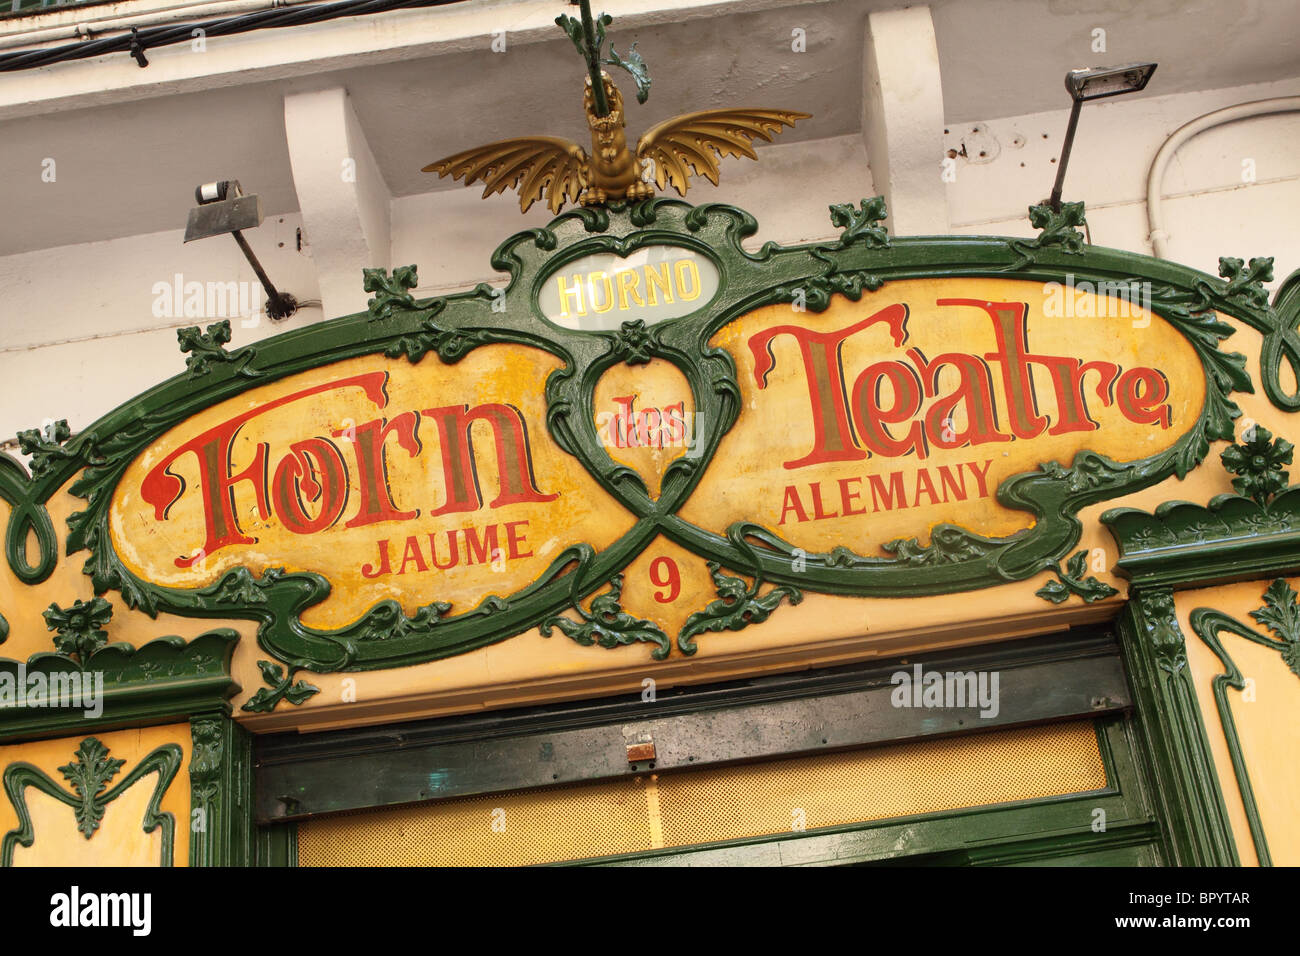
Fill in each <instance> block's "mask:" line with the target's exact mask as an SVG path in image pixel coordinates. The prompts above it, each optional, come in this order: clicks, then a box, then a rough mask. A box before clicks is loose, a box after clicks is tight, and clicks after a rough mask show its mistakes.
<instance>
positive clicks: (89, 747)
mask: <svg viewBox="0 0 1300 956" xmlns="http://www.w3.org/2000/svg"><path fill="white" fill-rule="evenodd" d="M124 763H126V761H125V760H118V759H116V758H114V757H109V755H108V748H107V747H105V746H104V745H103V744H102V743H100V742H99V741H98V740H97V739H95V738H94V737H87V738H86V739H85V740H83V741H82V742H81V745H80V746H79V747H78V748H77V752H76V754H75V755H74V756H73V758H72V763H69V764H64V765H63V766H62V767H60V768H59V772H60V773H62V774H63V776H64V778H65V779H66V780H67V781H68V782H69V783H70V784H72V789H73V791H75V792H76V794H77V796H78V797H80V798H81V804H80V805H79V806H77V807H75V808H74V812H75V813H76V816H77V829H78V830H80V831H81V832H82V833H83V834H85V836H86V839H87V840H89V839H90V838H91V837H92V836H94V834H95V831H96V830H98V829H99V823H100V821H101V820H103V819H104V805H103V803H102V802H100V799H99V798H100V795H101V794H102V793H103V791H104V788H105V787H106V786H108V782H109V781H110V780H112V779H113V778H114V777H115V776H117V772H118V771H119V770H121V769H122V764H124Z"/></svg>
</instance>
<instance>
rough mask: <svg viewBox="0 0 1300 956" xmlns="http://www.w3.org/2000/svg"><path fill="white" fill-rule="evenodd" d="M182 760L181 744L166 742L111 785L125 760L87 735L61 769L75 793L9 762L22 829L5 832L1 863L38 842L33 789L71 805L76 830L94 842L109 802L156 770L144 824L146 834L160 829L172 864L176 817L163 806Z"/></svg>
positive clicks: (11, 794) (8, 783) (10, 788)
mask: <svg viewBox="0 0 1300 956" xmlns="http://www.w3.org/2000/svg"><path fill="white" fill-rule="evenodd" d="M181 759H182V752H181V748H180V747H179V746H178V745H176V744H163V745H162V746H161V747H157V748H155V749H154V750H152V751H150V752H149V753H148V754H146V755H145V757H144V758H143V759H141V760H140V762H139V763H137V764H136V765H135V767H134V768H133V769H132V770H131V771H130V772H129V773H128V774H127V775H126V776H125V777H123V778H122V779H121V780H120V781H118V782H117V783H116V784H114V785H113V786H112V787H109V786H108V784H109V782H110V781H111V780H112V779H113V778H114V777H116V776H117V774H118V772H119V771H120V770H121V768H122V766H123V764H124V763H125V761H123V760H120V759H117V758H115V757H110V756H109V755H108V748H107V747H105V746H104V744H103V743H102V742H101V741H100V740H99V739H98V738H95V737H87V738H85V739H84V740H82V741H81V743H80V745H79V746H78V747H77V750H76V752H75V753H74V755H73V759H72V761H71V762H70V763H68V764H65V765H64V766H62V767H60V768H59V772H60V773H62V774H63V776H64V778H65V779H66V780H67V781H68V782H69V783H70V784H71V785H72V792H69V791H67V790H65V789H64V788H63V787H61V786H60V785H59V784H58V783H56V782H55V781H54V780H52V779H50V777H49V776H47V775H46V774H45V772H44V771H42V770H41V769H39V768H38V767H35V766H33V765H32V764H30V763H26V762H19V763H12V764H10V765H9V766H8V767H6V768H5V772H4V791H5V795H6V796H7V797H8V798H9V801H10V803H12V804H13V807H14V810H15V811H16V812H17V816H18V827H17V828H16V829H13V830H10V831H9V832H8V833H6V834H5V835H4V839H3V841H0V866H12V865H13V854H14V848H15V847H16V846H22V847H31V846H32V844H33V843H34V842H35V841H36V833H35V831H34V830H33V828H32V817H31V812H30V810H28V808H27V797H26V790H27V788H28V787H34V788H35V789H37V790H39V791H41V792H42V793H44V794H47V795H48V796H51V797H54V798H55V799H56V800H58V801H60V802H61V803H64V804H66V805H67V806H69V807H71V808H72V810H73V813H74V814H75V815H76V820H77V828H78V829H79V830H80V831H81V832H82V834H83V835H84V836H85V838H86V839H87V840H89V839H90V838H91V837H93V836H94V835H95V832H96V831H97V830H98V829H99V825H100V822H101V821H102V820H103V818H104V812H105V808H106V807H107V806H108V804H110V803H112V802H113V801H114V800H116V799H117V798H118V797H119V796H121V794H122V793H124V792H125V791H126V790H127V789H128V788H130V787H131V785H132V784H134V783H135V782H136V781H137V780H139V779H140V778H141V777H144V776H147V775H148V774H151V773H156V774H157V775H158V780H157V783H156V784H155V785H154V789H153V793H152V795H151V796H150V798H149V803H148V805H147V807H146V808H145V813H144V818H143V820H142V827H143V830H144V832H145V833H152V832H154V831H155V830H158V829H160V828H161V830H162V840H161V844H162V847H161V858H160V860H159V863H160V865H162V866H171V865H172V862H173V859H172V852H173V845H174V841H175V833H176V820H175V818H174V817H173V816H172V815H171V814H170V813H163V812H161V809H160V804H161V802H162V799H163V796H164V795H165V794H166V792H167V788H168V787H170V786H171V782H172V780H173V779H174V778H175V777H176V773H177V771H178V770H179V769H180V766H181Z"/></svg>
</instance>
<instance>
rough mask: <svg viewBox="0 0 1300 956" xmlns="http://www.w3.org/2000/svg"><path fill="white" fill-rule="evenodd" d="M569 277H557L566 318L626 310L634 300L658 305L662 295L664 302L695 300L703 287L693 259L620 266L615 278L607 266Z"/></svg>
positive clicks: (697, 267)
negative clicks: (589, 312) (627, 267)
mask: <svg viewBox="0 0 1300 956" xmlns="http://www.w3.org/2000/svg"><path fill="white" fill-rule="evenodd" d="M568 278H569V279H571V280H572V281H566V277H565V276H563V275H557V276H556V277H555V282H556V287H557V288H558V289H559V293H560V315H561V316H562V317H566V318H567V317H568V316H570V315H586V314H587V312H588V310H590V311H593V312H598V313H604V312H609V311H610V310H613V309H616V310H617V311H619V312H626V311H628V310H629V309H631V308H632V305H633V303H635V304H636V305H639V306H654V305H659V299H660V296H662V297H663V302H664V304H665V305H672V304H673V302H675V301H680V302H694V301H695V300H696V299H698V298H699V297H700V292H701V291H702V290H703V284H702V283H701V281H700V267H699V266H698V265H696V264H695V261H694V260H693V259H678V260H677V261H676V262H654V263H650V262H647V263H643V264H642V265H640V266H637V267H635V268H630V269H620V270H618V271H616V272H615V273H614V278H610V276H609V273H607V272H606V271H605V270H604V269H595V270H593V271H591V272H587V273H574V274H572V275H571V276H569V277H568ZM615 280H617V292H615V285H616V281H615ZM642 290H644V294H643V293H642ZM598 292H599V295H597V293H598Z"/></svg>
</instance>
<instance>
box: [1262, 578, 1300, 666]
mask: <svg viewBox="0 0 1300 956" xmlns="http://www.w3.org/2000/svg"><path fill="white" fill-rule="evenodd" d="M1250 616H1251V617H1253V618H1254V619H1255V620H1256V622H1257V623H1259V624H1263V625H1264V626H1265V627H1266V628H1268V629H1269V630H1270V631H1272V632H1273V634H1274V636H1275V640H1273V641H1270V642H1268V644H1267V645H1266V646H1269V647H1272V648H1274V649H1275V650H1277V651H1280V652H1281V654H1282V660H1283V661H1284V662H1285V663H1286V666H1287V667H1289V668H1290V669H1291V673H1292V674H1295V675H1296V676H1297V677H1300V604H1297V602H1296V592H1295V590H1294V589H1293V588H1292V587H1291V585H1289V584H1287V582H1286V580H1285V579H1283V578H1278V579H1277V580H1276V581H1274V582H1273V583H1272V584H1270V585H1269V586H1268V590H1267V591H1265V592H1264V606H1263V607H1261V608H1259V609H1258V610H1254V611H1251V612H1250Z"/></svg>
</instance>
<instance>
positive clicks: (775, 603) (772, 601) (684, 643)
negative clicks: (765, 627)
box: [677, 561, 803, 654]
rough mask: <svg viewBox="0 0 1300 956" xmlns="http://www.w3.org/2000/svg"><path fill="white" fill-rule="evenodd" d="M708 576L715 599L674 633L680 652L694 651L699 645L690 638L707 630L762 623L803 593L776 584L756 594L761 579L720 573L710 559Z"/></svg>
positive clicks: (722, 629) (743, 626)
mask: <svg viewBox="0 0 1300 956" xmlns="http://www.w3.org/2000/svg"><path fill="white" fill-rule="evenodd" d="M709 575H710V576H711V577H712V578H713V587H714V589H715V590H716V591H717V592H718V600H716V601H711V602H710V603H709V605H708V606H707V607H705V608H704V610H702V611H696V612H695V613H694V614H692V615H691V616H690V617H688V618H687V619H686V621H685V623H684V624H683V625H682V629H681V631H679V632H678V634H677V646H678V647H679V648H680V649H681V651H682V653H683V654H694V653H695V652H696V651H697V650H699V646H698V645H697V644H696V643H695V641H694V640H693V639H694V638H695V637H696V636H698V635H700V634H703V633H704V632H706V631H715V632H716V631H739V630H742V629H743V628H746V627H748V626H749V625H751V624H762V623H763V622H764V621H766V620H767V619H768V618H769V617H770V616H771V615H772V612H773V611H775V610H776V609H777V608H778V607H779V606H780V605H781V602H782V601H784V600H789V602H790V603H791V604H798V603H799V602H800V601H802V600H803V592H802V591H800V590H799V589H798V588H796V587H792V586H791V585H788V584H782V585H778V586H776V587H774V588H772V589H770V590H769V591H767V592H766V593H765V594H763V595H761V596H760V595H759V593H758V591H759V587H760V586H761V584H762V578H760V577H755V578H754V582H753V584H749V583H747V582H746V581H745V579H744V578H737V577H732V576H731V575H729V574H723V573H722V568H721V566H720V565H719V564H718V562H716V561H710V562H709Z"/></svg>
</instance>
